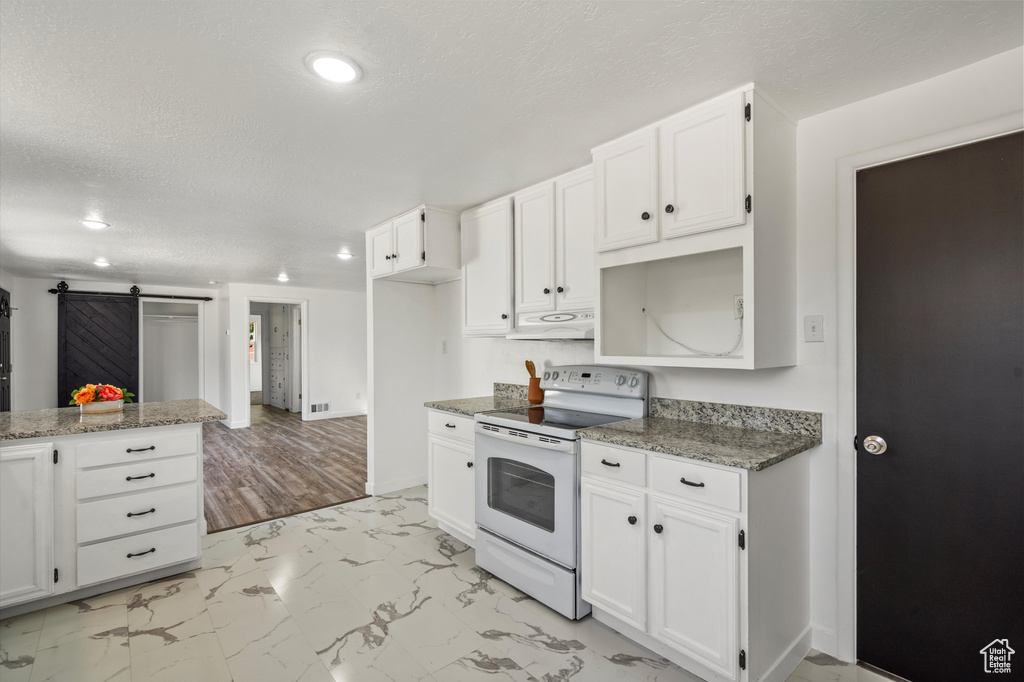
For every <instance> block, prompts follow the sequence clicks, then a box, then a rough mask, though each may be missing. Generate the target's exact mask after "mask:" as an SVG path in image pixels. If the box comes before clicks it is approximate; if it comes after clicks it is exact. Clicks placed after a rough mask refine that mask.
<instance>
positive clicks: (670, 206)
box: [665, 204, 676, 213]
mask: <svg viewBox="0 0 1024 682" xmlns="http://www.w3.org/2000/svg"><path fill="white" fill-rule="evenodd" d="M674 210H676V207H675V206H673V205H672V204H669V205H668V206H666V207H665V213H671V212H672V211H674Z"/></svg>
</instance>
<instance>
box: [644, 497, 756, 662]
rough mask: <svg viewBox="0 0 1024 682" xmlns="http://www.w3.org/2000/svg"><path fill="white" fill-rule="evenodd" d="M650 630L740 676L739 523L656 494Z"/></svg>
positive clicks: (651, 517)
mask: <svg viewBox="0 0 1024 682" xmlns="http://www.w3.org/2000/svg"><path fill="white" fill-rule="evenodd" d="M650 507H651V511H650V515H649V519H648V524H649V526H650V528H651V535H650V538H651V555H650V556H651V574H650V580H651V583H650V607H651V613H650V618H651V625H650V630H649V632H650V634H651V635H653V636H654V637H656V638H657V639H659V640H661V641H662V642H664V643H665V644H667V645H669V646H671V647H673V648H674V649H676V650H678V651H680V652H682V653H684V654H686V655H687V656H689V657H691V658H693V659H694V660H695V661H697V662H699V663H701V664H703V665H705V666H707V667H708V668H709V669H711V670H713V671H715V672H716V673H719V674H721V675H723V676H725V677H727V678H729V679H738V673H739V670H738V661H737V656H738V655H739V646H738V643H739V642H738V640H739V620H738V616H739V585H740V583H739V547H738V545H737V537H738V522H737V520H736V519H735V518H730V517H728V516H719V515H717V514H711V513H707V512H703V511H698V510H696V509H694V508H692V507H688V506H685V505H682V504H676V503H673V502H670V501H668V500H664V499H660V498H657V497H654V496H653V495H652V496H651V505H650Z"/></svg>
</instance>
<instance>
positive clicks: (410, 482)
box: [366, 473, 427, 495]
mask: <svg viewBox="0 0 1024 682" xmlns="http://www.w3.org/2000/svg"><path fill="white" fill-rule="evenodd" d="M426 484H427V475H426V474H425V473H423V474H417V475H415V476H405V477H403V478H394V479H391V480H390V481H384V482H383V483H376V482H375V483H370V482H369V481H367V483H366V494H367V495H387V494H388V493H393V492H397V491H399V490H405V489H406V488H414V487H416V486H418V485H426Z"/></svg>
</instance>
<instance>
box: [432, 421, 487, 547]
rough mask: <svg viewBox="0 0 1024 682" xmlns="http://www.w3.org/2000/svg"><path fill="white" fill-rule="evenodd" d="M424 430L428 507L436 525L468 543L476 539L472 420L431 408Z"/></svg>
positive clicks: (474, 449)
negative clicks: (425, 430)
mask: <svg viewBox="0 0 1024 682" xmlns="http://www.w3.org/2000/svg"><path fill="white" fill-rule="evenodd" d="M428 424H429V427H428V428H429V431H428V433H427V511H428V513H429V514H430V516H431V518H433V519H434V520H435V521H437V524H438V526H439V527H440V528H441V529H442V530H444V531H446V532H448V533H451V534H452V535H454V536H455V537H457V538H459V539H460V540H462V541H463V542H466V543H468V544H470V545H472V544H473V542H474V540H475V539H476V510H475V508H474V505H475V504H476V492H475V490H476V487H475V486H476V481H475V475H476V474H475V470H474V467H473V464H474V462H473V460H474V456H475V452H476V448H475V447H474V444H473V438H474V435H473V420H472V419H470V418H468V417H458V416H455V415H452V414H450V413H445V412H431V413H430V419H429V420H428Z"/></svg>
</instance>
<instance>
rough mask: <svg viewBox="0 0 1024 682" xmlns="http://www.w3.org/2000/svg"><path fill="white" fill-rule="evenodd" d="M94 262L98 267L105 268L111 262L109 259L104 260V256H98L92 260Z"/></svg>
mask: <svg viewBox="0 0 1024 682" xmlns="http://www.w3.org/2000/svg"><path fill="white" fill-rule="evenodd" d="M92 264H93V265H95V266H96V267H98V268H105V267H107V266H109V265H110V263H108V262H107V261H105V260H103V259H102V258H97V259H96V260H94V261H93V262H92Z"/></svg>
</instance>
